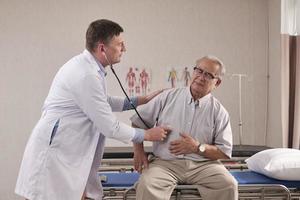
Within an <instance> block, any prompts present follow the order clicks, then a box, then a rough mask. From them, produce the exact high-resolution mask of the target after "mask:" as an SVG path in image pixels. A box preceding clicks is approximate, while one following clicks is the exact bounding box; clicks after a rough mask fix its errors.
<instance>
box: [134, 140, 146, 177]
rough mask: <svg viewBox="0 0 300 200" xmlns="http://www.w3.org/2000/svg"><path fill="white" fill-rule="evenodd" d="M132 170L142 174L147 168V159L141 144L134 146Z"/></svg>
mask: <svg viewBox="0 0 300 200" xmlns="http://www.w3.org/2000/svg"><path fill="white" fill-rule="evenodd" d="M133 162H134V169H135V170H137V171H138V172H139V173H142V171H143V169H145V168H148V158H147V154H146V153H145V151H144V145H143V144H134V156H133Z"/></svg>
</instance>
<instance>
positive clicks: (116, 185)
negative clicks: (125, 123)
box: [99, 170, 300, 200]
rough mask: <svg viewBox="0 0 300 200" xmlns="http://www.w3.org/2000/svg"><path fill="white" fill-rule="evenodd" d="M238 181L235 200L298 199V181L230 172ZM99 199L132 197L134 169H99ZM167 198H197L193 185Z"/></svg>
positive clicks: (181, 187) (135, 179)
mask: <svg viewBox="0 0 300 200" xmlns="http://www.w3.org/2000/svg"><path fill="white" fill-rule="evenodd" d="M230 173H231V174H232V175H233V176H234V177H235V179H236V180H237V181H238V183H239V199H293V200H294V199H298V200H299V199H300V181H280V180H276V179H273V178H269V177H266V176H264V175H261V174H258V173H255V172H253V171H248V170H243V171H230ZM99 176H100V177H101V180H102V185H103V188H104V195H105V196H104V198H103V199H127V200H129V199H135V189H134V184H135V183H136V182H137V180H138V178H139V174H138V173H137V172H99ZM171 199H191V200H192V199H193V200H200V199H201V196H200V194H199V193H198V191H197V189H196V187H195V186H194V185H178V186H177V187H176V188H175V189H174V191H173V193H172V196H171Z"/></svg>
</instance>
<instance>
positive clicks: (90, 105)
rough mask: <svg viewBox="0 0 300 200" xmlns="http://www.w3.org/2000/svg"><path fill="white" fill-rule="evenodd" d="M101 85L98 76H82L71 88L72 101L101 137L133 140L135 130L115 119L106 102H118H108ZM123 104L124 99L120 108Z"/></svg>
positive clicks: (102, 82) (102, 81) (101, 80)
mask: <svg viewBox="0 0 300 200" xmlns="http://www.w3.org/2000/svg"><path fill="white" fill-rule="evenodd" d="M103 85H104V80H103V78H101V77H100V76H97V75H94V74H91V75H86V76H84V77H83V78H81V80H78V81H77V82H76V83H75V84H74V85H73V87H72V88H71V90H72V93H73V95H74V100H75V102H76V103H77V105H78V106H79V107H80V108H81V109H82V111H83V112H84V113H85V114H86V115H87V116H88V118H89V119H90V120H91V121H93V122H94V124H95V126H96V127H97V129H98V130H99V131H100V132H101V133H102V134H103V135H105V136H106V137H109V138H114V139H116V140H120V141H123V142H125V143H129V142H131V141H132V139H133V138H134V135H135V129H134V128H132V127H130V126H128V125H126V124H124V123H122V122H120V121H118V120H117V119H116V116H115V115H114V114H113V113H112V107H111V106H110V104H109V103H108V101H110V102H112V101H118V102H120V101H119V100H116V99H111V98H110V100H108V97H107V96H106V93H105V89H104V87H103ZM123 104H124V99H123V100H122V106H123ZM122 106H121V108H122Z"/></svg>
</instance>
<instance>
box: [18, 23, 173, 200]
mask: <svg viewBox="0 0 300 200" xmlns="http://www.w3.org/2000/svg"><path fill="white" fill-rule="evenodd" d="M122 32H123V29H122V27H121V26H120V25H118V24H117V23H115V22H112V21H109V20H105V19H101V20H97V21H94V22H92V23H91V24H90V26H89V27H88V29H87V32H86V50H84V51H83V53H81V54H79V55H78V56H75V57H74V58H72V59H71V60H69V61H68V62H67V63H66V64H64V65H63V66H62V67H61V68H60V69H59V71H58V73H57V74H56V76H55V78H54V80H53V83H52V86H51V88H50V91H49V94H48V96H47V98H46V100H45V102H44V106H43V113H42V116H41V118H40V120H39V121H38V123H37V124H36V126H35V128H34V129H33V131H32V134H31V136H30V138H29V141H28V143H27V146H26V149H25V152H24V156H23V160H22V164H21V168H20V172H19V176H18V180H17V184H16V188H15V192H16V193H17V194H19V195H21V196H23V197H24V198H26V199H28V200H80V199H81V198H82V199H84V198H85V197H89V198H92V199H95V200H100V199H102V187H101V183H100V180H99V177H98V175H97V170H98V168H99V166H100V162H101V158H102V155H103V149H104V143H105V137H109V138H114V139H117V140H120V141H123V142H125V143H130V142H134V143H141V142H142V141H144V140H147V141H159V140H163V139H164V138H166V136H167V134H168V132H169V129H168V128H166V127H156V128H152V129H149V130H146V131H144V130H142V129H134V128H132V127H130V126H128V125H126V124H124V123H122V122H120V121H118V120H117V119H116V117H115V115H114V114H113V113H112V112H113V111H123V110H128V109H130V108H131V106H130V104H129V102H128V101H127V100H125V99H124V98H121V97H111V96H108V95H107V89H106V82H105V75H106V72H105V67H106V66H108V65H109V63H112V64H114V63H118V62H120V59H121V56H122V53H123V52H125V51H126V49H125V46H124V41H123V38H122V35H121V33H122ZM158 93H159V92H156V93H153V94H150V95H148V96H142V97H135V98H132V99H131V100H132V102H133V103H134V104H135V105H141V104H144V103H147V102H148V101H150V100H151V99H152V98H153V97H154V96H156V95H157V94H158Z"/></svg>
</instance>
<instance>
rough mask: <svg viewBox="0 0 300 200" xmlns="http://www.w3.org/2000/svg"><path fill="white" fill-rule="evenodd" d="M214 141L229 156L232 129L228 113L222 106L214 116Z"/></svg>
mask: <svg viewBox="0 0 300 200" xmlns="http://www.w3.org/2000/svg"><path fill="white" fill-rule="evenodd" d="M214 143H215V145H216V146H217V147H218V148H219V149H220V150H221V151H222V152H223V153H225V154H226V155H227V156H228V157H230V158H231V155H232V130H231V125H230V118H229V114H228V112H227V111H226V110H225V108H223V107H221V109H220V110H219V112H218V114H217V117H216V125H215V141H214Z"/></svg>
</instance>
